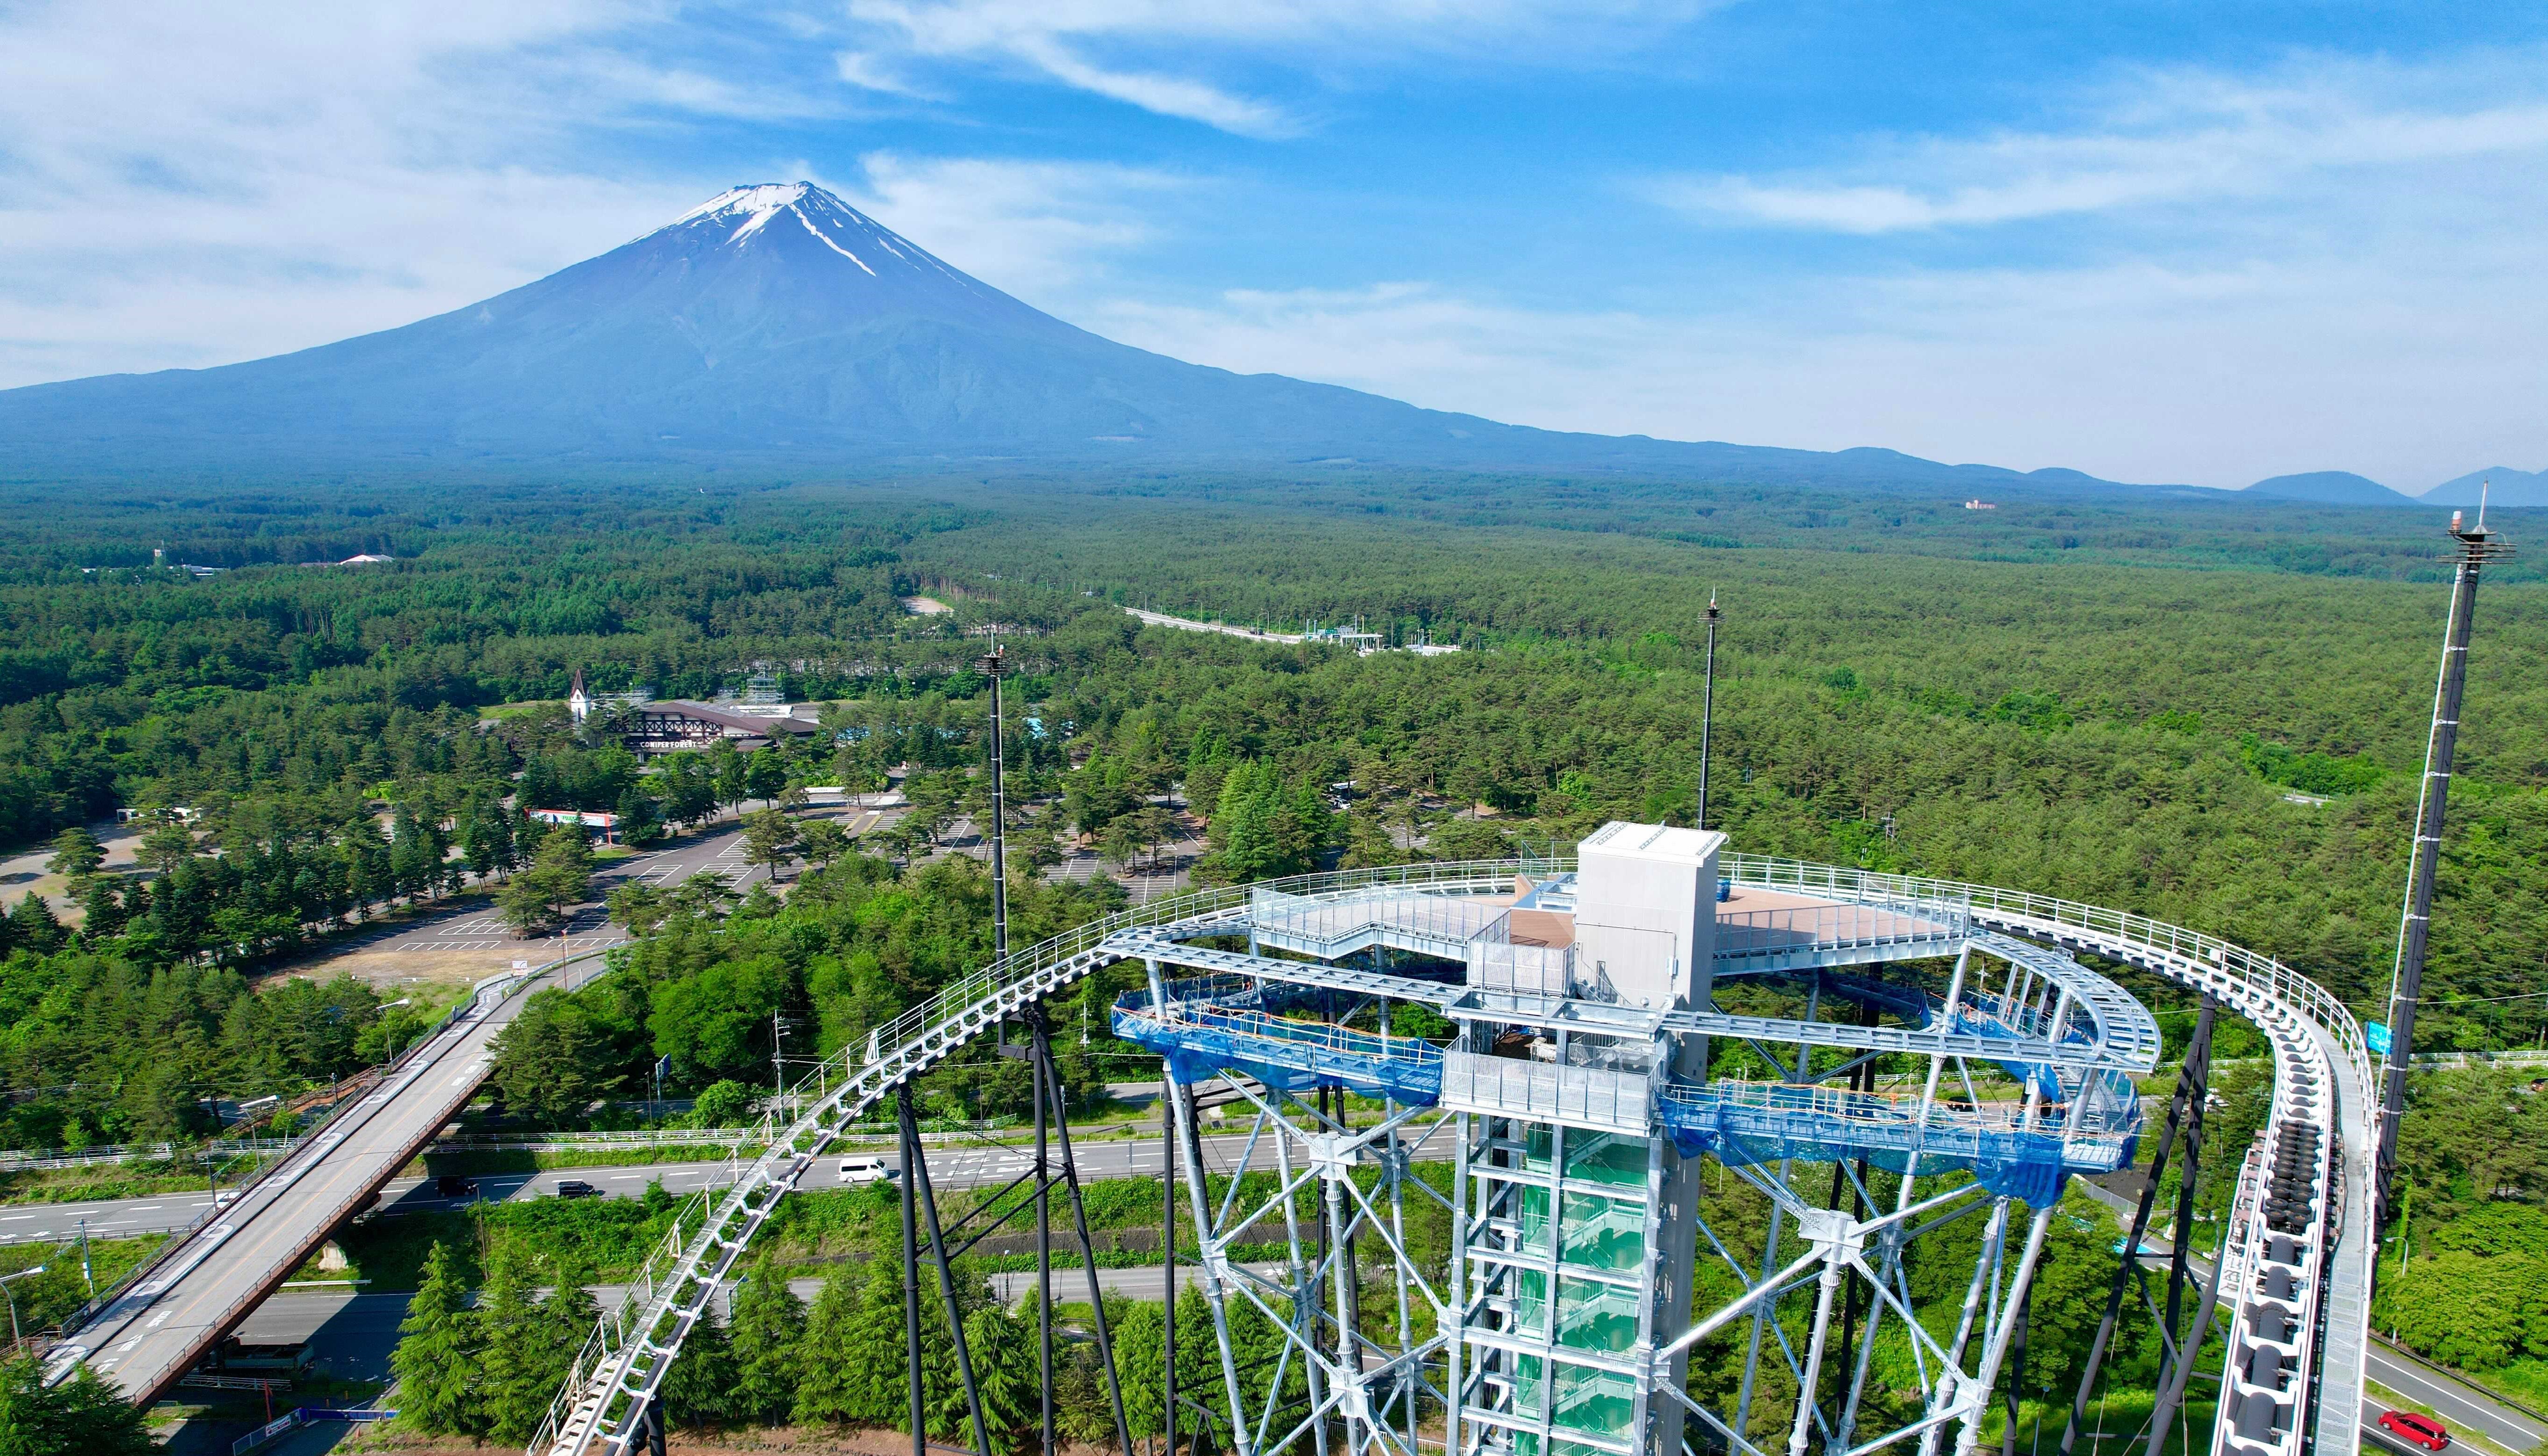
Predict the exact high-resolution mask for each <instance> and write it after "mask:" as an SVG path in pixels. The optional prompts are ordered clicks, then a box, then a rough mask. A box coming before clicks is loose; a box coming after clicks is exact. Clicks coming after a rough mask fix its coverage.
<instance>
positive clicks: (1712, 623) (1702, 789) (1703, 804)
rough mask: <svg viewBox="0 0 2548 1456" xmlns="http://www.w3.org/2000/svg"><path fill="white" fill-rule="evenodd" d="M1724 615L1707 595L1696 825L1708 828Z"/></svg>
mask: <svg viewBox="0 0 2548 1456" xmlns="http://www.w3.org/2000/svg"><path fill="white" fill-rule="evenodd" d="M1723 620H1725V613H1723V612H1721V611H1718V610H1717V609H1716V593H1715V592H1709V593H1707V676H1706V678H1705V680H1704V682H1705V685H1704V686H1702V687H1701V688H1700V689H1699V699H1698V823H1697V825H1696V826H1695V827H1696V828H1699V829H1705V828H1706V827H1707V750H1708V738H1709V736H1710V734H1711V733H1712V732H1713V731H1714V729H1715V727H1716V625H1717V623H1719V622H1721V621H1723Z"/></svg>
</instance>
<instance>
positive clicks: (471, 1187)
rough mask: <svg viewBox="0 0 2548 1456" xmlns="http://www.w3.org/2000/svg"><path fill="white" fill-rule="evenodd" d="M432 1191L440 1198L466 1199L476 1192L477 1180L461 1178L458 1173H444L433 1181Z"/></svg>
mask: <svg viewBox="0 0 2548 1456" xmlns="http://www.w3.org/2000/svg"><path fill="white" fill-rule="evenodd" d="M433 1191H434V1194H435V1195H436V1196H437V1197H441V1198H468V1197H470V1196H472V1195H474V1194H475V1193H477V1191H478V1180H477V1179H475V1178H463V1177H461V1176H460V1175H459V1174H458V1173H445V1174H443V1175H442V1176H441V1177H439V1178H436V1179H434V1180H433Z"/></svg>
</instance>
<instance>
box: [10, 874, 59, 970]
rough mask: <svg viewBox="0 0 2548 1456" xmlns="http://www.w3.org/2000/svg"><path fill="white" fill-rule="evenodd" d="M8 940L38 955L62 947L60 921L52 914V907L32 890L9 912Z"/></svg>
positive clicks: (50, 952) (46, 953)
mask: <svg viewBox="0 0 2548 1456" xmlns="http://www.w3.org/2000/svg"><path fill="white" fill-rule="evenodd" d="M9 941H10V944H12V945H16V946H24V947H26V948H27V949H28V950H30V951H33V952H35V953H36V954H38V955H40V956H49V955H51V954H52V953H54V952H55V951H58V950H60V949H61V948H62V923H61V921H59V920H57V919H55V918H54V916H53V907H52V906H50V905H48V904H46V903H45V897H44V896H42V895H40V894H37V893H36V892H35V891H34V890H29V891H28V892H27V898H25V899H23V900H20V901H19V902H18V908H17V909H15V910H12V911H10V912H9Z"/></svg>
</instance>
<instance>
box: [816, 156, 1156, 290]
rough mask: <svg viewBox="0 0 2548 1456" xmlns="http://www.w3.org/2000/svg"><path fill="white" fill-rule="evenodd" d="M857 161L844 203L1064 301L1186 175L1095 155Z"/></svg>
mask: <svg viewBox="0 0 2548 1456" xmlns="http://www.w3.org/2000/svg"><path fill="white" fill-rule="evenodd" d="M860 166H861V168H862V169H863V170H864V172H865V181H864V184H863V185H859V186H849V187H844V188H842V189H840V191H841V192H842V193H843V195H844V196H846V197H847V198H849V199H850V201H851V202H852V204H853V205H855V206H856V207H858V208H859V209H861V210H862V211H864V212H866V213H869V214H871V215H873V216H874V217H875V219H876V220H877V221H878V222H880V223H883V224H884V225H885V226H886V227H891V228H893V229H894V230H895V231H897V232H900V233H902V234H903V235H905V236H907V237H910V238H912V239H913V240H915V241H917V242H919V243H920V244H921V245H922V246H923V247H926V248H928V249H929V250H930V251H931V252H933V253H936V254H938V255H939V256H940V257H942V258H945V259H946V260H947V261H948V262H950V263H953V264H955V265H956V267H958V268H961V269H963V270H964V271H965V272H967V273H971V274H973V275H974V276H976V277H978V278H980V279H981V280H982V281H983V282H985V283H988V284H990V285H992V286H993V287H995V288H999V289H1002V290H1005V291H1007V292H1009V293H1013V294H1017V295H1019V296H1021V297H1024V298H1027V299H1029V301H1030V302H1038V301H1041V300H1047V299H1053V298H1055V297H1059V298H1060V299H1062V300H1065V302H1064V303H1063V305H1062V306H1063V307H1067V306H1068V305H1067V302H1066V300H1068V299H1072V298H1077V297H1080V296H1081V295H1080V292H1079V290H1081V289H1083V288H1084V287H1086V286H1088V285H1090V284H1092V283H1093V282H1095V281H1097V280H1098V279H1099V278H1100V277H1102V275H1103V274H1104V271H1105V263H1106V262H1107V260H1109V259H1110V258H1112V257H1115V256H1117V255H1120V254H1122V253H1124V252H1126V251H1128V250H1130V249H1133V248H1136V247H1138V246H1140V245H1142V244H1143V243H1146V242H1148V241H1150V240H1151V239H1152V238H1153V237H1154V236H1155V235H1156V229H1157V223H1156V222H1155V221H1154V220H1155V218H1156V215H1157V212H1158V209H1159V205H1160V204H1161V203H1162V202H1163V201H1164V200H1166V199H1167V198H1169V197H1171V196H1173V195H1174V194H1176V193H1178V192H1180V191H1183V190H1185V189H1186V188H1187V187H1188V186H1189V185H1190V184H1189V183H1188V182H1187V181H1186V180H1185V179H1182V178H1179V177H1176V176H1173V175H1171V174H1168V173H1165V172H1160V171H1155V170H1151V169H1147V168H1140V167H1123V166H1113V165H1108V164H1104V163H1094V162H1037V161H1013V160H1001V159H994V158H987V157H952V158H945V157H909V156H902V155H898V154H896V153H893V152H870V153H868V154H867V155H866V156H864V157H862V158H860ZM1047 306H1049V305H1047ZM1074 321H1077V320H1074Z"/></svg>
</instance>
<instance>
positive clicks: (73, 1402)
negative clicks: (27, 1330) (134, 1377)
mask: <svg viewBox="0 0 2548 1456" xmlns="http://www.w3.org/2000/svg"><path fill="white" fill-rule="evenodd" d="M78 1370H79V1373H78V1374H76V1375H74V1376H73V1377H72V1378H71V1379H69V1380H66V1381H64V1382H62V1383H61V1384H60V1385H56V1386H51V1387H47V1386H46V1384H45V1369H44V1362H42V1361H40V1360H38V1359H36V1358H35V1357H34V1356H32V1355H25V1356H20V1357H18V1358H16V1359H12V1360H9V1361H7V1362H5V1363H0V1453H6V1456H19V1453H21V1452H24V1453H26V1456H40V1453H41V1456H51V1453H53V1452H73V1451H75V1452H78V1453H79V1456H150V1453H151V1452H154V1451H157V1450H158V1449H159V1447H158V1446H156V1445H154V1444H152V1442H151V1440H150V1427H149V1424H148V1423H147V1422H146V1421H145V1420H144V1419H143V1416H142V1412H141V1410H140V1408H139V1407H137V1406H135V1405H134V1404H133V1403H132V1402H131V1401H128V1400H126V1399H125V1398H124V1394H123V1392H121V1391H119V1390H117V1389H116V1388H115V1387H113V1386H111V1385H108V1384H107V1383H106V1382H105V1381H103V1380H100V1379H98V1377H97V1373H96V1372H95V1371H93V1370H91V1369H89V1368H88V1367H87V1366H86V1365H82V1366H80V1367H78Z"/></svg>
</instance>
